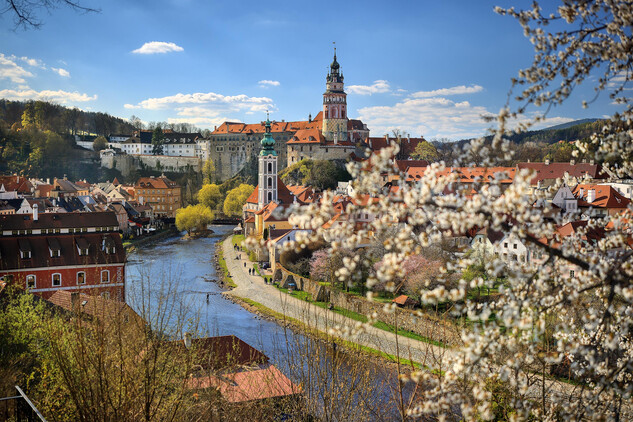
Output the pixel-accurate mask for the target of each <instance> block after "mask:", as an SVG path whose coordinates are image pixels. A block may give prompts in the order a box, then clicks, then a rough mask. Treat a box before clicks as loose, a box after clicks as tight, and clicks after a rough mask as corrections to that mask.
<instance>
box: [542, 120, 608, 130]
mask: <svg viewBox="0 0 633 422" xmlns="http://www.w3.org/2000/svg"><path fill="white" fill-rule="evenodd" d="M598 120H600V119H580V120H574V121H573V122H567V123H562V124H560V125H556V126H550V127H546V128H545V129H541V130H558V129H567V128H568V127H572V126H576V125H581V124H583V123H593V122H595V121H598Z"/></svg>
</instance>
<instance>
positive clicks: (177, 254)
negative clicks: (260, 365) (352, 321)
mask: <svg viewBox="0 0 633 422" xmlns="http://www.w3.org/2000/svg"><path fill="white" fill-rule="evenodd" d="M211 228H212V230H214V232H215V234H214V235H213V236H212V237H209V238H201V239H192V240H189V239H187V240H184V239H182V238H181V236H180V235H176V236H174V237H171V238H168V239H165V240H162V241H160V242H159V243H156V244H151V245H147V246H142V247H140V248H138V249H137V250H135V251H134V252H133V253H131V254H130V255H129V256H128V261H127V265H126V301H127V302H128V304H130V306H132V307H133V308H134V309H135V310H136V311H137V312H138V313H139V314H141V315H143V316H144V317H146V315H144V312H143V309H148V308H150V307H151V308H152V309H166V310H169V311H170V312H171V313H169V315H160V316H161V317H164V321H163V323H164V324H166V325H167V326H170V327H171V328H172V329H177V327H178V329H180V330H183V329H185V328H182V327H180V326H179V325H178V324H179V323H182V321H183V320H188V321H196V322H197V323H198V330H197V332H198V333H199V334H200V335H208V336H217V335H229V334H233V335H235V336H237V337H239V338H241V339H242V340H244V341H245V342H246V343H248V344H250V345H251V346H253V347H256V348H258V349H259V350H261V351H263V352H264V353H265V354H266V355H267V356H268V357H269V358H270V359H271V361H272V363H274V364H275V365H277V366H278V367H279V369H281V370H282V371H283V372H285V373H287V374H288V375H289V376H290V377H291V378H292V379H293V380H294V381H295V382H297V383H300V384H302V385H303V386H304V388H305V389H306V390H309V395H310V401H311V404H310V408H311V409H312V410H311V411H312V412H314V413H315V414H321V416H323V413H324V412H327V413H328V414H329V413H332V416H334V420H395V419H398V418H397V417H396V416H395V414H396V413H397V412H396V409H395V408H394V404H395V400H394V397H393V395H392V392H393V389H394V387H395V380H396V377H395V376H394V373H393V371H391V370H390V369H388V368H385V367H384V366H382V365H376V364H375V363H374V362H372V361H371V360H367V359H365V357H362V356H361V355H357V356H356V357H355V356H354V355H353V354H351V355H347V354H340V353H337V352H336V351H334V350H333V349H332V348H331V347H330V346H329V345H326V344H324V343H322V342H315V341H313V340H311V339H309V338H306V337H305V336H303V335H301V334H295V333H293V332H292V331H290V330H287V329H284V328H283V327H281V326H279V325H277V324H276V323H274V322H271V321H268V320H265V319H261V318H260V317H258V316H257V315H254V314H252V313H250V312H248V311H246V310H245V309H244V308H242V307H241V306H240V305H237V304H235V303H233V302H231V301H230V300H228V299H226V298H225V296H224V295H222V294H221V293H222V289H221V288H220V287H218V285H217V284H216V283H214V282H212V281H209V280H215V279H216V278H217V275H216V272H215V267H214V264H213V255H214V253H215V248H216V242H217V241H218V240H219V239H220V238H221V237H222V236H223V235H224V234H226V233H227V232H230V231H232V229H233V227H231V226H212V227H211ZM165 297H166V298H167V299H166V301H167V302H168V304H167V305H166V304H165V302H164V301H163V300H162V299H163V298H165ZM178 334H180V333H178ZM357 360H358V361H357ZM361 361H362V363H360V362H361ZM354 386H355V387H354ZM353 388H357V390H355V392H354V394H353V395H354V399H352V400H351V402H350V401H348V400H346V399H345V395H346V394H349V393H350V392H352V391H351V390H352V389H353ZM348 412H349V413H348ZM363 415H364V416H363Z"/></svg>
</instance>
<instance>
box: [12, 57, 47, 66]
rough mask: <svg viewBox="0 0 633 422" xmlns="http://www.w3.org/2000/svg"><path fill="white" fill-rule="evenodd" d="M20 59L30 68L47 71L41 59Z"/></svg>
mask: <svg viewBox="0 0 633 422" xmlns="http://www.w3.org/2000/svg"><path fill="white" fill-rule="evenodd" d="M12 57H13V58H16V57H15V56H12ZM19 59H20V60H22V61H23V62H24V63H26V64H28V65H29V66H33V67H39V68H40V69H46V66H45V65H44V63H42V61H41V60H40V59H32V58H29V57H26V56H22V57H20V58H19Z"/></svg>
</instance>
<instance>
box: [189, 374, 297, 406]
mask: <svg viewBox="0 0 633 422" xmlns="http://www.w3.org/2000/svg"><path fill="white" fill-rule="evenodd" d="M187 387H188V388H191V389H206V388H215V389H217V390H218V391H219V392H220V394H222V397H223V398H224V399H225V400H227V401H228V402H230V403H242V402H248V401H253V400H263V399H267V398H272V397H283V396H289V395H294V394H299V393H301V387H299V386H298V385H295V384H294V383H293V382H292V381H290V380H289V379H288V377H286V376H285V375H284V374H283V373H282V372H281V371H280V370H279V369H277V368H276V367H274V366H272V365H268V366H267V367H265V368H261V369H254V370H245V371H241V372H233V373H225V374H222V375H221V376H213V375H209V376H206V377H200V378H189V379H188V380H187Z"/></svg>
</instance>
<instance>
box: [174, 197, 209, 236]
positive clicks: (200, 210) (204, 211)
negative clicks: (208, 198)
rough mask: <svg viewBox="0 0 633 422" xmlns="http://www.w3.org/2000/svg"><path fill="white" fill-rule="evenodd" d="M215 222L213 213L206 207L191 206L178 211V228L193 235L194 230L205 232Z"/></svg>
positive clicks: (199, 205)
mask: <svg viewBox="0 0 633 422" xmlns="http://www.w3.org/2000/svg"><path fill="white" fill-rule="evenodd" d="M212 221H213V213H212V212H211V210H210V209H209V208H207V207H205V206H204V205H201V204H198V205H189V206H188V207H186V208H180V209H179V210H178V211H176V227H177V228H178V230H185V231H186V232H187V234H191V232H192V231H194V230H198V231H200V230H204V229H206V228H207V225H209V224H211V222H212Z"/></svg>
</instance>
